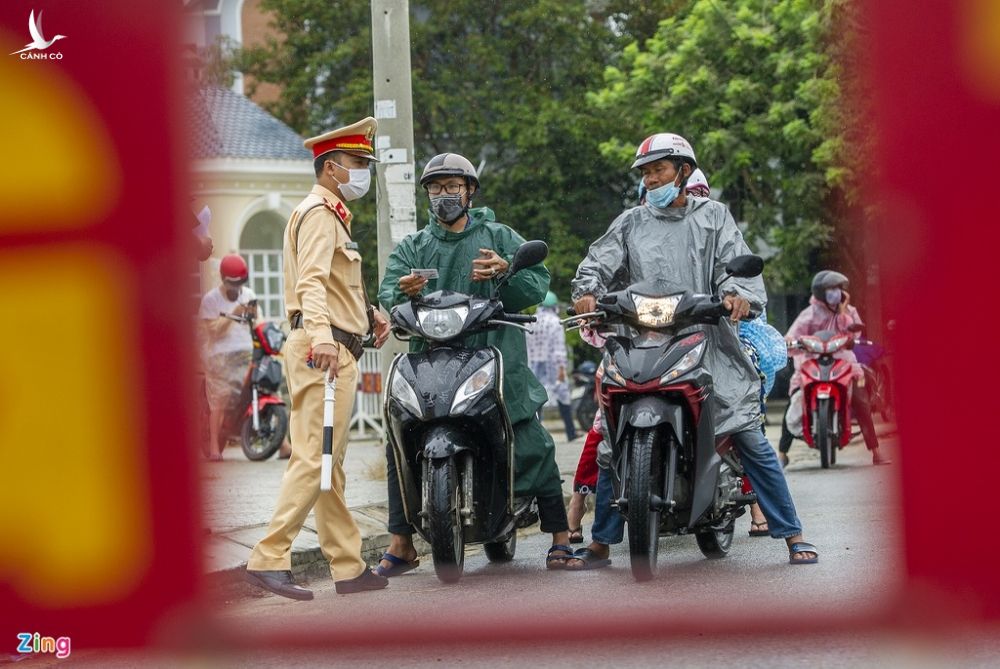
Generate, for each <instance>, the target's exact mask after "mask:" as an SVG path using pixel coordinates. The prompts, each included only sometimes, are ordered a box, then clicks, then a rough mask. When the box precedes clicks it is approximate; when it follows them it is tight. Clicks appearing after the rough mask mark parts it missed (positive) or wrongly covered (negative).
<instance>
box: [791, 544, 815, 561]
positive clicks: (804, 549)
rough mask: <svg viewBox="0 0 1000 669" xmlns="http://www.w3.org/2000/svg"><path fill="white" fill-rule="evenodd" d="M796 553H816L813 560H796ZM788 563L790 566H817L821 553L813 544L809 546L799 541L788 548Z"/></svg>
mask: <svg viewBox="0 0 1000 669" xmlns="http://www.w3.org/2000/svg"><path fill="white" fill-rule="evenodd" d="M796 553H815V556H814V557H811V558H799V559H797V560H796V559H795V554H796ZM788 562H789V564H816V563H817V562H819V551H818V550H816V547H815V546H813V545H812V544H807V543H806V542H804V541H798V542H796V543H794V544H792V545H791V546H789V547H788Z"/></svg>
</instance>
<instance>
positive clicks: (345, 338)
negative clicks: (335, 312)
mask: <svg viewBox="0 0 1000 669" xmlns="http://www.w3.org/2000/svg"><path fill="white" fill-rule="evenodd" d="M288 322H289V323H290V324H291V326H292V329H293V330H298V329H299V328H301V327H302V312H301V311H296V312H295V313H294V314H292V317H291V318H290V319H288ZM330 334H331V335H332V336H333V340H334V341H337V342H340V343H341V344H343V345H344V346H346V347H347V350H348V351H350V352H351V355H353V356H354V359H355V360H360V359H361V354H362V353H364V352H365V347H364V345H363V344H362V343H361V337H360V336H358V335H356V334H352V333H350V332H347V331H346V330H341V329H340V328H338V327H337V326H335V325H331V326H330Z"/></svg>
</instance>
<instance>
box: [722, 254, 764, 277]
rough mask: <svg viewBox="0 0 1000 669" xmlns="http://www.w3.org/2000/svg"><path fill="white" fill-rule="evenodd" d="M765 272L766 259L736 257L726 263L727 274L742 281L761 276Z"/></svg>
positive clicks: (750, 256)
mask: <svg viewBox="0 0 1000 669" xmlns="http://www.w3.org/2000/svg"><path fill="white" fill-rule="evenodd" d="M763 271H764V259H763V258H761V257H760V256H755V255H745V256H736V257H735V258H733V259H732V260H730V261H729V262H728V263H726V274H728V275H730V276H735V277H738V278H741V279H749V278H751V277H755V276H760V275H761V272H763Z"/></svg>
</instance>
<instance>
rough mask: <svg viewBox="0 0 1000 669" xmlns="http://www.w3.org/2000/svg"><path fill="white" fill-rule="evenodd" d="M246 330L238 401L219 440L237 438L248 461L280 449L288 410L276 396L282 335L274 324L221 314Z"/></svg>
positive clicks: (205, 409) (205, 418)
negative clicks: (247, 352)
mask: <svg viewBox="0 0 1000 669" xmlns="http://www.w3.org/2000/svg"><path fill="white" fill-rule="evenodd" d="M222 315H223V316H226V317H227V318H230V319H232V320H234V321H237V322H238V323H245V324H246V325H247V326H248V327H249V328H250V336H251V339H253V355H252V357H251V359H250V366H249V368H248V369H247V373H246V376H245V377H244V379H243V388H242V390H241V391H240V396H239V399H238V400H236V401H234V402H233V404H232V405H231V406H230V408H229V410H228V411H226V415H225V417H224V418H223V422H222V430H221V431H220V433H219V439H220V441H222V442H223V445H225V442H228V441H229V440H230V439H233V438H239V440H240V446H242V448H243V454H244V455H246V456H247V458H248V459H249V460H267V459H268V458H269V457H271V456H272V455H274V453H275V452H276V451H277V450H278V449H279V448H281V444H282V442H283V441H284V440H285V435H286V434H287V433H288V410H287V408H286V407H285V401H284V400H283V399H281V396H280V395H279V394H278V388H279V387H280V386H281V379H282V376H281V362H279V361H278V360H277V358H276V357H275V356H277V355H278V354H279V353H280V352H281V347H282V346H283V345H284V343H285V333H283V332H282V331H281V330H280V329H279V328H278V327H277V326H276V325H275V324H274V323H270V322H265V323H259V324H258V323H255V322H254V320H253V319H252V318H245V317H239V316H230V315H227V314H222ZM208 421H209V414H208V402H207V401H206V402H204V407H203V432H204V434H203V440H204V443H205V444H208V442H209V436H208Z"/></svg>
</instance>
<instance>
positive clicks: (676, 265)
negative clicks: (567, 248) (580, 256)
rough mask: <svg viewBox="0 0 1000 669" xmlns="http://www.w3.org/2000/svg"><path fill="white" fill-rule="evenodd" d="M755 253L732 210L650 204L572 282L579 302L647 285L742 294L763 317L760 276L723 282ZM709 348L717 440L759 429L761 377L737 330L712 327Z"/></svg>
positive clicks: (601, 245) (594, 248)
mask: <svg viewBox="0 0 1000 669" xmlns="http://www.w3.org/2000/svg"><path fill="white" fill-rule="evenodd" d="M747 253H750V249H749V247H747V245H746V242H745V241H743V235H742V233H740V231H739V229H738V228H737V227H736V222H735V221H734V220H733V216H732V214H730V213H729V209H728V207H726V206H725V205H724V204H722V203H720V202H716V201H714V200H708V199H705V198H696V197H691V196H688V197H687V203H686V204H685V206H683V207H672V208H667V209H659V208H657V207H654V206H652V205H650V204H645V205H640V206H638V207H633V208H632V209H629V210H627V211H625V212H623V213H622V214H621V215H619V216H618V218H616V219H615V220H614V222H612V223H611V226H610V227H609V228H608V231H607V232H606V233H604V235H603V236H601V237H600V238H599V239H598V240H597V241H595V242H594V243H593V244H591V245H590V251H589V252H588V253H587V257H586V258H585V259H584V260H583V262H582V263H580V266H579V268H578V269H577V271H576V278H575V279H574V280H573V299H574V300H576V299H578V298H580V297H581V296H583V295H586V294H588V293H589V294H592V295H594V296H595V297H601V296H602V295H604V294H605V293H607V292H609V291H614V290H621V289H622V288H624V287H626V286H628V285H631V284H633V283H637V282H640V281H647V280H656V279H659V280H665V281H671V282H674V283H678V284H680V285H682V286H687V287H688V288H689V289H690V290H692V291H694V292H696V293H705V294H709V295H711V294H719V295H723V294H727V293H730V294H731V293H736V294H738V295H740V296H742V297H745V298H746V299H747V300H749V301H750V304H751V308H752V309H753V311H755V312H758V313H759V312H760V311H762V310H763V309H764V306H765V305H766V304H767V293H766V291H765V290H764V281H763V279H761V277H755V278H752V279H735V278H734V279H730V280H728V281H726V283H725V284H724V285H722V286H721V288H720V287H719V285H718V284H719V282H720V281H721V280H722V279H723V278H724V277H725V274H726V273H725V267H726V263H727V262H729V261H730V260H731V259H733V258H735V257H736V256H739V255H744V254H747ZM705 330H706V332H707V333H708V335H709V338H710V339H709V342H710V344H709V347H708V350H707V351H706V352H705V364H706V366H707V367H708V370H709V371H710V372H711V373H712V378H713V380H714V383H715V398H716V404H715V414H716V434H717V435H719V436H722V435H727V434H733V433H735V432H742V431H744V430H748V429H758V428H759V426H760V377H759V376H758V374H757V371H756V370H755V369H754V366H753V363H752V362H751V361H750V359H749V358H748V357H747V355H746V354H745V353H744V352H743V349H742V347H741V346H740V343H739V339H738V337H737V335H736V328H735V327H734V325H733V324H732V323H731V322H730V321H728V320H722V321H720V326H719V327H706V328H705Z"/></svg>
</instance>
